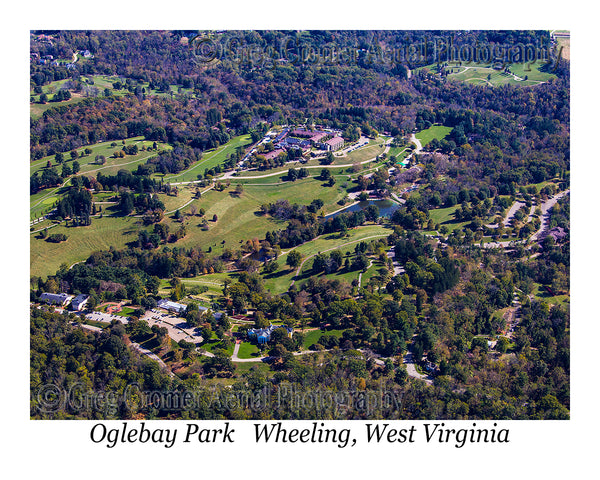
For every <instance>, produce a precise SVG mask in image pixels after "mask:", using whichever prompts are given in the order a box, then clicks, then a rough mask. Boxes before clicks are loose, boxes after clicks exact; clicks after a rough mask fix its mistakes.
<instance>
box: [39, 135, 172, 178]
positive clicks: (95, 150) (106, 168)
mask: <svg viewBox="0 0 600 480" xmlns="http://www.w3.org/2000/svg"><path fill="white" fill-rule="evenodd" d="M113 143H115V144H116V145H115V146H112V144H113ZM153 143H154V142H153V141H151V140H144V137H143V136H139V137H131V138H127V139H125V145H137V146H138V149H139V151H138V153H137V154H136V155H125V156H124V157H123V158H114V157H113V154H114V152H116V151H117V152H118V151H121V150H122V149H123V146H124V145H123V142H122V140H109V141H106V142H100V143H95V144H92V145H85V146H82V147H79V148H77V149H76V151H77V152H78V153H79V154H81V152H83V151H84V150H85V149H86V148H89V149H91V150H92V153H90V154H89V155H86V154H84V156H83V157H78V158H76V159H75V160H77V161H78V162H79V164H80V171H79V175H82V174H94V176H95V175H96V173H97V172H99V171H100V172H102V173H104V174H109V173H113V172H114V173H116V172H117V171H118V170H120V169H125V170H134V169H135V168H137V163H139V162H141V161H143V160H147V159H148V158H150V157H153V156H156V155H157V154H158V151H159V150H170V149H172V147H171V146H170V145H168V144H166V143H162V142H157V146H158V150H157V151H148V150H146V151H142V150H141V147H142V146H145V147H146V148H149V147H152V145H153ZM63 155H64V158H65V162H66V163H67V164H68V165H69V166H71V165H72V161H71V156H70V152H64V154H63ZM96 155H104V157H105V158H106V163H105V164H104V165H101V164H98V163H96ZM54 157H55V156H54V155H48V156H46V157H44V158H41V159H39V160H35V161H33V162H31V164H30V166H29V170H30V174H31V175H33V173H34V172H36V171H40V172H41V170H43V169H45V168H47V167H46V165H47V163H48V161H50V162H51V164H52V166H53V167H54V168H56V169H57V172H58V173H60V171H61V169H62V165H59V164H57V162H56V160H55V158H54Z"/></svg>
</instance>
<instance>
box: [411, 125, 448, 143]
mask: <svg viewBox="0 0 600 480" xmlns="http://www.w3.org/2000/svg"><path fill="white" fill-rule="evenodd" d="M451 131H452V127H445V126H443V125H432V126H431V127H429V128H426V129H425V130H421V131H420V132H419V133H417V134H415V137H417V139H418V140H419V141H420V142H421V145H423V146H425V145H427V144H428V143H429V142H431V141H432V140H433V139H434V138H436V139H438V140H442V139H444V138H446V136H448V134H449V133H450V132H451Z"/></svg>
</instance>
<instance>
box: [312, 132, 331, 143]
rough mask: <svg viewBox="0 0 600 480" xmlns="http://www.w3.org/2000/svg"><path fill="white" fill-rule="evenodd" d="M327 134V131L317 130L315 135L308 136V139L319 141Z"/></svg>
mask: <svg viewBox="0 0 600 480" xmlns="http://www.w3.org/2000/svg"><path fill="white" fill-rule="evenodd" d="M327 135H329V133H327V132H317V133H315V135H313V136H312V137H310V140H311V142H319V141H321V140H322V139H323V137H326V136H327Z"/></svg>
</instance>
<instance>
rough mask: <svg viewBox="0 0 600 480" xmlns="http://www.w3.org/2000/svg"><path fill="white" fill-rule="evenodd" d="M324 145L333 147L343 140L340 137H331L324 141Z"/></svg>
mask: <svg viewBox="0 0 600 480" xmlns="http://www.w3.org/2000/svg"><path fill="white" fill-rule="evenodd" d="M325 143H326V144H327V145H331V146H332V147H333V146H336V145H339V144H341V143H344V139H343V138H342V137H333V138H330V139H329V140H325Z"/></svg>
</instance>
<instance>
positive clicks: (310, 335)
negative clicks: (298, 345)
mask: <svg viewBox="0 0 600 480" xmlns="http://www.w3.org/2000/svg"><path fill="white" fill-rule="evenodd" d="M343 333H344V330H337V329H332V330H323V329H318V330H310V331H306V332H304V342H303V344H302V346H303V347H304V348H305V349H308V348H309V347H310V346H311V345H314V344H315V343H318V342H319V339H320V338H321V337H322V336H323V335H333V336H335V337H338V338H342V334H343Z"/></svg>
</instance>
